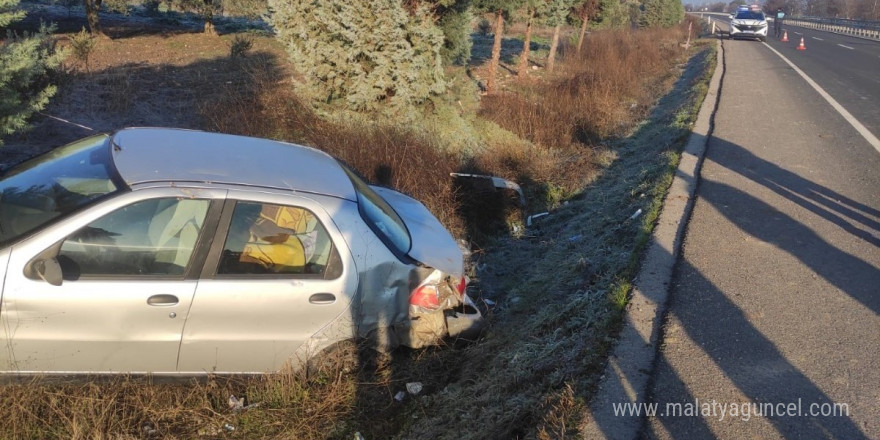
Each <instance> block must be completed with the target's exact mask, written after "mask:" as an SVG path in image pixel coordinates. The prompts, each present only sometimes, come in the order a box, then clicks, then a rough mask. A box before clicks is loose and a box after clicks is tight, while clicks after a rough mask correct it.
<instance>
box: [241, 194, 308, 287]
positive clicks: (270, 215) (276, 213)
mask: <svg viewBox="0 0 880 440" xmlns="http://www.w3.org/2000/svg"><path fill="white" fill-rule="evenodd" d="M315 221H316V219H315V218H314V216H313V215H312V214H311V213H310V212H308V211H306V210H304V209H300V208H292V207H287V206H277V205H263V207H262V210H261V211H260V217H259V218H258V219H257V220H256V222H255V223H254V225H253V226H251V228H250V239H249V240H248V243H247V244H246V245H245V247H244V251H243V252H242V254H241V258H240V261H241V262H242V263H257V264H259V265H261V266H263V267H265V268H266V269H267V270H269V271H271V272H276V273H301V272H303V271H304V270H305V265H306V251H305V247H304V246H303V243H302V241H301V240H300V239H299V238H298V237H297V236H296V235H297V234H303V233H306V232H308V230H309V227H310V226H311V227H312V228H313V227H314V224H315Z"/></svg>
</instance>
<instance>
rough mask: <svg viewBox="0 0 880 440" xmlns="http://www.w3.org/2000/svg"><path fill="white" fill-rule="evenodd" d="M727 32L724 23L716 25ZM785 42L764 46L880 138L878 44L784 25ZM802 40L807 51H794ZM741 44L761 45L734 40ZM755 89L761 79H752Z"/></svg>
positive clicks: (771, 25)
mask: <svg viewBox="0 0 880 440" xmlns="http://www.w3.org/2000/svg"><path fill="white" fill-rule="evenodd" d="M719 24H720V25H721V27H722V28H723V29H724V30H725V31H726V30H727V23H726V22H725V21H724V20H721V21H720V22H719ZM783 29H787V30H788V40H789V41H788V42H787V43H783V42H782V41H779V40H778V39H776V38H773V23H772V22H770V37H768V39H767V44H768V45H770V46H771V47H773V48H774V49H776V50H777V51H779V52H780V53H782V54H783V55H784V56H785V57H786V58H788V59H789V60H791V61H792V62H793V63H794V64H795V65H796V66H798V68H800V69H801V70H803V71H804V72H805V73H806V74H807V75H809V76H810V78H812V79H813V80H814V81H816V83H818V84H819V85H820V86H821V87H822V88H823V89H825V91H826V92H828V93H829V94H830V95H831V96H832V97H834V99H835V100H837V101H838V102H839V103H840V104H841V105H842V106H843V107H844V108H846V109H847V111H849V112H850V113H852V114H853V116H855V118H856V119H857V120H858V121H859V122H861V123H862V124H863V125H865V127H867V128H868V129H869V130H870V131H871V132H872V133H873V134H874V136H877V137H880V41H871V40H866V39H863V38H856V37H851V36H847V35H840V34H834V33H831V32H823V31H817V30H814V29H808V28H803V27H798V26H791V25H789V24H784V26H783ZM801 38H803V39H804V47H806V50H797V47H798V45H799V44H800V40H801ZM737 42H739V43H742V44H760V43H757V42H753V41H748V40H741V41H737ZM751 77H752V78H753V79H754V80H755V81H756V86H763V85H764V84H763V82H762V78H761V77H759V76H757V75H752V76H751Z"/></svg>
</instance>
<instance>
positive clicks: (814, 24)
mask: <svg viewBox="0 0 880 440" xmlns="http://www.w3.org/2000/svg"><path fill="white" fill-rule="evenodd" d="M784 21H785V23H787V24H790V25H792V26H801V27H805V28H809V29H817V30H820V31H827V32H834V33H838V34H844V35H853V36H856V37H862V38H870V39H872V40H880V22H876V21H859V20H846V19H842V18H812V17H798V18H786V19H785V20H784Z"/></svg>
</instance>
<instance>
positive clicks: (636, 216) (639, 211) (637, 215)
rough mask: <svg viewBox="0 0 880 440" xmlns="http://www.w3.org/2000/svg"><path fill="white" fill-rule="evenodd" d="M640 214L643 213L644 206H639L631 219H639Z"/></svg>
mask: <svg viewBox="0 0 880 440" xmlns="http://www.w3.org/2000/svg"><path fill="white" fill-rule="evenodd" d="M640 215H642V208H639V209H638V210H637V211H636V212H635V213H634V214H633V215H631V216H629V219H630V220H635V219H637V218H638V217H639V216H640Z"/></svg>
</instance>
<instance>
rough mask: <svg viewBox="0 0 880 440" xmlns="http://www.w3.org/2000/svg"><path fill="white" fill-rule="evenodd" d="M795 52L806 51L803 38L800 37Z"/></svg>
mask: <svg viewBox="0 0 880 440" xmlns="http://www.w3.org/2000/svg"><path fill="white" fill-rule="evenodd" d="M797 50H807V47H806V46H804V37H801V44H799V45H798V47H797Z"/></svg>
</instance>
